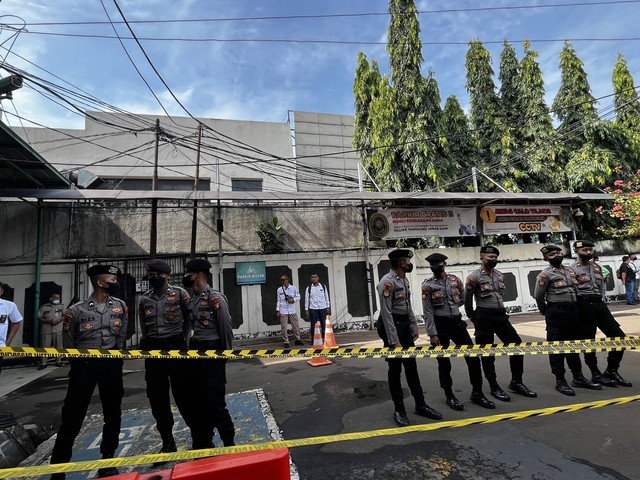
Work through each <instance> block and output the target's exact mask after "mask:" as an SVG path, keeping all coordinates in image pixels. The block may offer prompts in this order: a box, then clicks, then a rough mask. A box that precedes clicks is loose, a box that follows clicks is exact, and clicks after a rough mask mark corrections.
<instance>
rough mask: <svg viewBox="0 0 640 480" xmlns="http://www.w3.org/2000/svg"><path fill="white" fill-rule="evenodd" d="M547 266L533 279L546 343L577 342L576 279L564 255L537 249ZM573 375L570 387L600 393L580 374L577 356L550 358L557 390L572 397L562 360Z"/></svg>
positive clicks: (553, 249) (597, 386)
mask: <svg viewBox="0 0 640 480" xmlns="http://www.w3.org/2000/svg"><path fill="white" fill-rule="evenodd" d="M540 251H541V252H542V255H543V257H544V259H545V260H546V261H547V262H549V266H548V267H547V268H545V269H544V270H543V271H542V272H540V273H539V274H538V276H537V278H536V288H535V291H534V294H533V297H534V298H535V300H536V303H537V305H538V310H539V311H540V314H541V315H544V320H545V323H546V324H547V328H546V330H547V340H548V341H550V342H555V341H558V340H578V339H580V318H579V316H578V289H577V288H576V285H578V280H577V279H576V272H575V271H574V270H573V269H572V268H571V267H564V266H563V265H562V259H563V258H564V254H563V252H562V249H561V248H560V247H558V246H557V245H546V246H544V247H542V248H541V249H540ZM565 359H566V360H567V365H568V366H569V369H570V370H571V373H572V374H573V382H572V383H571V385H572V386H574V387H578V388H589V389H591V390H602V385H600V384H599V383H595V382H592V381H590V380H588V379H586V378H585V377H584V375H583V374H582V362H580V355H579V354H577V353H566V354H565V353H559V354H551V355H549V364H550V365H551V373H553V374H554V375H555V377H556V390H557V391H558V392H560V393H561V394H563V395H570V396H573V395H575V394H576V392H575V391H574V390H573V389H572V388H571V387H570V386H569V384H568V383H567V380H566V379H565V376H564V375H565V369H564V361H565Z"/></svg>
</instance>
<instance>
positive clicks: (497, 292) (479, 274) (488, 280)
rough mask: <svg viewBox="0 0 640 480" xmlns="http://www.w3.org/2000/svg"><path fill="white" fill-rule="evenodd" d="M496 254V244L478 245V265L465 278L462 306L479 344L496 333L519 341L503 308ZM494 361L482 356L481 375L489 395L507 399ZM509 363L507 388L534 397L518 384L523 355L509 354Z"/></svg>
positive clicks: (502, 287)
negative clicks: (487, 383)
mask: <svg viewBox="0 0 640 480" xmlns="http://www.w3.org/2000/svg"><path fill="white" fill-rule="evenodd" d="M498 255H500V251H499V250H498V249H497V248H496V247H493V246H490V245H485V246H483V247H480V262H481V264H482V267H481V268H479V269H478V270H476V271H475V272H472V273H471V275H469V276H468V277H467V286H466V290H467V291H466V295H465V302H464V308H465V311H466V313H467V317H469V318H470V319H471V321H472V322H473V326H474V327H475V329H476V331H475V337H476V338H475V341H476V344H479V345H487V344H493V341H494V338H495V337H494V336H497V337H498V338H499V339H500V340H502V342H503V343H522V339H521V338H520V335H518V332H516V330H515V328H513V325H511V322H509V315H507V311H506V309H505V308H504V300H503V297H502V295H503V294H504V291H505V288H506V287H505V284H504V277H503V276H502V272H500V271H498V270H496V269H495V267H496V265H497V264H498ZM474 298H475V300H476V309H475V311H474V309H473V299H474ZM495 362H496V359H495V357H482V368H483V370H484V375H485V377H486V378H487V381H488V382H489V387H490V388H491V395H493V396H494V397H495V398H497V399H498V400H501V401H503V402H508V401H510V400H511V397H510V396H509V394H507V392H505V391H504V390H502V388H500V385H499V384H498V378H497V374H496V365H495ZM509 364H510V366H511V382H510V383H509V390H510V391H512V392H513V393H517V394H519V395H523V396H525V397H530V398H533V397H537V396H538V395H537V394H536V392H534V391H532V390H530V389H529V388H528V387H527V386H526V385H525V384H524V383H522V374H523V372H524V357H523V356H522V355H512V356H510V357H509Z"/></svg>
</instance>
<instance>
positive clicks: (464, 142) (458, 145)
mask: <svg viewBox="0 0 640 480" xmlns="http://www.w3.org/2000/svg"><path fill="white" fill-rule="evenodd" d="M440 132H441V134H440V135H441V138H442V139H443V153H444V156H445V158H446V162H443V164H444V165H446V166H447V171H446V181H447V182H452V181H454V180H455V179H457V178H459V177H461V176H463V178H464V176H466V175H469V173H470V172H471V167H472V166H475V165H476V162H477V155H478V153H477V151H476V148H475V142H474V139H473V135H472V134H471V131H470V130H469V120H468V119H467V116H466V115H465V113H464V110H462V107H461V106H460V102H458V99H457V98H456V96H455V95H451V96H450V97H448V98H447V100H446V102H445V104H444V109H443V111H442V118H441V121H440ZM444 173H445V172H443V176H445V175H444ZM472 187H473V186H472V184H471V181H470V180H466V181H462V182H456V183H454V184H452V185H447V187H446V190H447V191H454V192H455V191H458V192H460V191H467V190H468V191H471V190H472Z"/></svg>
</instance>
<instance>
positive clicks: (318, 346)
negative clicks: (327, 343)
mask: <svg viewBox="0 0 640 480" xmlns="http://www.w3.org/2000/svg"><path fill="white" fill-rule="evenodd" d="M323 348H324V346H323V345H322V333H320V322H316V328H315V330H314V332H313V349H314V350H322V349H323ZM307 363H308V364H309V365H311V366H312V367H321V366H323V365H331V364H332V363H333V362H332V361H331V360H328V359H327V358H326V357H320V356H315V355H314V356H313V357H311V360H307Z"/></svg>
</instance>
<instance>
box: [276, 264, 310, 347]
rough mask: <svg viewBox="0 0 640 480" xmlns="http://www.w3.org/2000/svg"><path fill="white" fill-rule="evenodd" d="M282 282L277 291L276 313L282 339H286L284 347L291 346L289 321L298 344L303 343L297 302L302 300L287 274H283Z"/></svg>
mask: <svg viewBox="0 0 640 480" xmlns="http://www.w3.org/2000/svg"><path fill="white" fill-rule="evenodd" d="M280 282H281V283H282V286H281V287H279V288H278V291H277V295H278V301H277V303H276V315H277V317H278V318H279V319H280V335H282V340H283V341H284V348H289V334H288V333H287V325H288V324H289V323H290V324H291V333H293V336H294V337H295V338H296V345H303V343H302V341H301V340H300V326H299V324H298V314H297V311H296V302H299V301H300V292H299V291H298V289H297V288H296V287H294V286H293V285H291V284H289V277H288V276H287V275H282V276H281V277H280Z"/></svg>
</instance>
